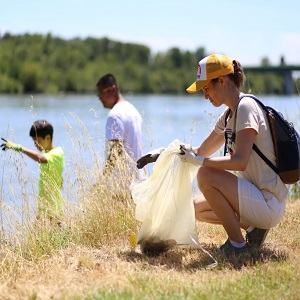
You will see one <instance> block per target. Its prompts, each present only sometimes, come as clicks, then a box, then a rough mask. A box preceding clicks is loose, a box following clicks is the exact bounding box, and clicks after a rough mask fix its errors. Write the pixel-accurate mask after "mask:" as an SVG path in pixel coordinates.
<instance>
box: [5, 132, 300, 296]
mask: <svg viewBox="0 0 300 300" xmlns="http://www.w3.org/2000/svg"><path fill="white" fill-rule="evenodd" d="M70 130H71V129H70ZM83 132H84V133H83V134H79V135H78V134H74V135H71V134H70V138H71V140H72V145H73V149H72V151H71V152H72V155H73V156H72V157H71V159H70V161H68V162H67V168H66V173H65V181H66V182H65V184H66V186H68V187H69V188H70V190H68V191H67V193H66V194H68V195H69V197H71V198H72V197H73V196H74V199H75V198H76V199H79V200H78V201H76V202H75V201H73V202H72V201H71V200H70V199H66V214H65V220H64V221H65V224H64V227H63V228H62V229H59V228H53V227H51V226H49V224H48V225H47V224H46V225H43V226H34V225H33V219H32V216H33V215H34V211H35V209H34V205H35V204H34V203H33V202H32V199H33V198H36V197H37V195H36V191H35V190H34V188H32V187H33V186H34V184H33V182H34V179H36V177H32V176H31V175H32V174H31V173H30V174H27V173H28V170H27V169H26V165H25V166H24V162H23V161H21V162H19V161H17V160H18V159H21V158H20V156H17V155H15V154H13V155H12V157H11V158H12V166H11V167H10V168H9V174H11V175H10V176H11V177H14V178H17V179H18V180H19V186H20V187H22V191H21V194H22V195H23V197H24V198H23V200H22V201H21V202H22V203H21V205H20V204H19V203H18V204H17V203H12V204H11V207H10V208H9V207H8V206H6V205H5V204H4V201H3V200H2V201H1V202H2V203H1V208H2V215H1V226H2V233H3V223H5V226H6V228H8V229H7V230H8V232H6V233H5V234H4V235H3V234H2V239H1V244H0V262H1V265H0V299H1V300H2V299H32V300H33V299H258V298H261V299H274V298H275V297H276V298H278V299H299V294H300V285H299V281H300V272H299V271H300V260H299V255H300V226H299V225H300V217H299V216H300V201H299V200H297V201H292V200H290V201H289V202H288V204H287V211H286V214H285V217H284V218H283V220H282V222H281V223H280V224H279V225H278V226H277V227H275V228H274V229H272V230H271V231H270V233H269V235H268V236H267V239H266V244H265V247H264V248H263V249H262V251H261V252H260V253H254V254H253V257H252V258H249V259H248V260H246V261H242V260H240V259H234V260H232V261H226V260H222V261H219V262H218V264H217V266H215V267H214V268H211V266H212V263H213V262H214V261H213V260H212V258H211V257H210V256H209V255H208V254H207V253H205V252H204V251H202V250H201V249H190V248H185V249H184V248H173V249H172V250H169V251H168V252H166V253H165V254H162V255H160V256H158V257H149V256H146V255H144V254H142V253H141V251H140V248H139V247H136V248H135V249H133V248H131V246H130V235H131V234H134V233H135V234H136V233H137V231H138V226H139V224H138V222H137V221H136V220H135V218H134V209H135V207H134V203H133V201H132V200H131V199H130V197H129V193H128V191H125V192H124V193H123V194H116V193H113V194H112V191H116V190H117V188H118V185H119V181H115V180H113V179H112V180H110V185H109V187H108V186H107V185H106V184H104V182H103V178H101V176H100V177H99V174H100V172H101V164H102V161H101V159H99V157H101V156H99V155H98V153H96V152H95V150H94V147H93V142H92V141H91V140H92V139H91V137H89V135H88V131H87V130H84V131H83ZM71 133H72V131H71ZM75 136H76V138H75ZM97 142H99V141H97ZM83 153H84V155H83ZM86 157H88V158H89V161H86ZM14 164H15V165H18V166H22V165H23V166H24V169H22V168H20V167H18V168H14ZM68 170H72V171H68ZM14 172H15V173H14ZM68 172H69V173H68ZM7 173H8V172H7ZM128 175H129V174H128V173H126V171H124V174H123V176H124V177H128ZM29 178H30V179H31V180H30V179H29ZM8 180H9V178H8ZM24 186H25V189H24ZM10 190H11V192H12V193H16V194H20V193H18V191H17V190H16V186H11V188H10ZM19 192H20V191H19ZM12 216H13V217H12ZM10 220H13V221H14V222H13V223H14V224H10V223H9V221H10ZM16 220H17V222H15V221H16ZM197 233H198V236H199V241H200V243H201V245H202V247H203V249H204V250H206V251H208V252H209V253H211V254H212V255H214V253H215V251H216V249H217V247H218V246H220V245H221V244H222V243H223V242H224V241H225V239H226V235H225V232H224V230H223V229H222V227H221V226H214V225H209V224H202V223H201V224H200V223H197Z"/></svg>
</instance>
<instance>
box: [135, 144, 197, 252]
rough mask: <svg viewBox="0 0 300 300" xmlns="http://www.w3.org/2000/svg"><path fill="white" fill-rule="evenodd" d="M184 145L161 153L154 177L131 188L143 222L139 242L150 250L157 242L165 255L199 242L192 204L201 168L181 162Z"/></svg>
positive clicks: (152, 175)
mask: <svg viewBox="0 0 300 300" xmlns="http://www.w3.org/2000/svg"><path fill="white" fill-rule="evenodd" d="M180 144H183V143H182V142H180V141H179V140H174V141H173V142H172V143H171V144H170V145H169V146H168V147H167V148H166V150H165V151H164V152H162V153H161V154H160V156H159V158H158V160H157V161H156V163H155V165H154V166H153V173H152V174H151V176H150V177H149V178H148V179H146V180H144V181H141V182H134V183H133V184H132V186H131V193H132V198H133V201H134V202H135V204H136V210H135V217H136V219H137V220H138V221H140V222H142V224H141V227H140V230H139V233H138V239H137V243H138V244H141V245H147V244H148V245H149V246H150V248H151V245H152V246H153V243H157V245H159V248H160V249H162V252H163V251H164V250H168V249H169V248H171V247H172V246H174V245H176V244H177V245H195V242H196V243H198V238H197V236H196V234H195V211H194V205H193V201H192V197H193V193H192V181H193V179H194V177H195V176H196V174H197V170H198V167H197V166H194V165H192V164H189V163H184V162H182V161H181V159H180V157H179V156H178V152H179V146H180ZM164 241H165V243H164ZM150 248H149V249H150ZM151 249H152V248H151ZM151 249H150V250H151ZM152 250H153V251H154V250H155V247H154V248H153V249H152ZM152 250H151V251H152ZM142 251H143V250H142Z"/></svg>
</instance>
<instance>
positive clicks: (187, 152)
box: [178, 145, 205, 167]
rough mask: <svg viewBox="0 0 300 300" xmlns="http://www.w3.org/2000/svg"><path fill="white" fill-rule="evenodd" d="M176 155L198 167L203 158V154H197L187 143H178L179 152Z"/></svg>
mask: <svg viewBox="0 0 300 300" xmlns="http://www.w3.org/2000/svg"><path fill="white" fill-rule="evenodd" d="M178 155H179V157H180V159H181V161H182V162H187V163H190V164H193V165H196V166H200V167H201V166H202V163H203V160H204V159H205V157H203V156H197V154H196V153H195V152H194V151H193V149H192V147H190V146H187V145H180V152H179V153H178Z"/></svg>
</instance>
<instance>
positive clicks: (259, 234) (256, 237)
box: [246, 227, 269, 250]
mask: <svg viewBox="0 0 300 300" xmlns="http://www.w3.org/2000/svg"><path fill="white" fill-rule="evenodd" d="M268 232H269V229H260V228H256V227H255V228H254V229H253V230H252V231H250V232H247V233H246V241H247V243H248V244H249V246H250V247H251V248H253V249H257V250H260V249H261V247H262V245H263V243H264V241H265V239H266V236H267V234H268Z"/></svg>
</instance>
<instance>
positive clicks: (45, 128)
mask: <svg viewBox="0 0 300 300" xmlns="http://www.w3.org/2000/svg"><path fill="white" fill-rule="evenodd" d="M48 134H49V135H50V137H51V140H52V138H53V127H52V125H51V124H50V123H49V122H48V121H46V120H37V121H35V122H34V123H33V124H32V126H31V128H30V132H29V135H30V136H31V137H32V138H35V137H41V138H43V139H44V138H45V137H46V135H48Z"/></svg>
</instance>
